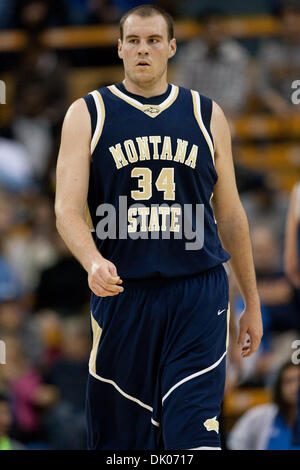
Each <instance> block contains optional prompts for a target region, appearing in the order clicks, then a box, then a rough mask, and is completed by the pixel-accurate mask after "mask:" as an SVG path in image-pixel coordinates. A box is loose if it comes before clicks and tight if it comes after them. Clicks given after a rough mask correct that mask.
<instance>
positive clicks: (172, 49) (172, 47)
mask: <svg viewBox="0 0 300 470" xmlns="http://www.w3.org/2000/svg"><path fill="white" fill-rule="evenodd" d="M176 50H177V44H176V39H175V38H172V39H171V41H170V43H169V56H168V58H169V59H171V57H173V56H174V55H175V54H176Z"/></svg>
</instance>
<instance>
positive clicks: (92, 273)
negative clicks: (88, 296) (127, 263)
mask: <svg viewBox="0 0 300 470" xmlns="http://www.w3.org/2000/svg"><path fill="white" fill-rule="evenodd" d="M122 282H123V281H122V280H121V279H120V276H118V273H117V268H116V266H115V265H114V264H113V263H112V262H111V261H109V260H107V259H105V258H102V257H101V258H100V260H96V261H94V262H93V263H92V265H91V268H90V270H89V273H88V283H89V287H90V289H91V291H92V292H93V293H94V294H95V295H97V296H98V297H108V296H113V295H118V294H119V293H120V292H123V291H124V288H123V287H122V286H120V285H119V284H122Z"/></svg>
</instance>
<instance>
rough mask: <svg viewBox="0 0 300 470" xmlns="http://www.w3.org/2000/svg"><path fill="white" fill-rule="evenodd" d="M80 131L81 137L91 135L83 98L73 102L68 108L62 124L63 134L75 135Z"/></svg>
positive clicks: (87, 112)
mask: <svg viewBox="0 0 300 470" xmlns="http://www.w3.org/2000/svg"><path fill="white" fill-rule="evenodd" d="M79 131H80V134H81V136H82V135H83V134H86V135H87V137H89V136H90V134H91V120H90V115H89V111H88V108H87V105H86V103H85V101H84V99H83V98H79V99H77V100H75V101H74V102H73V103H72V104H71V105H70V106H69V108H68V110H67V112H66V115H65V118H64V122H63V133H66V132H67V133H68V134H74V133H75V134H76V133H77V132H79Z"/></svg>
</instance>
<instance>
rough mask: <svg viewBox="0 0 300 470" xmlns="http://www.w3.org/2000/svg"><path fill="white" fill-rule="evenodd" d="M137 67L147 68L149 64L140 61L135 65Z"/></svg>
mask: <svg viewBox="0 0 300 470" xmlns="http://www.w3.org/2000/svg"><path fill="white" fill-rule="evenodd" d="M136 65H137V66H138V67H149V66H150V64H149V62H147V61H146V60H140V61H139V62H138V63H137V64H136Z"/></svg>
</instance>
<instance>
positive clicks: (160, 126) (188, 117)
mask: <svg viewBox="0 0 300 470" xmlns="http://www.w3.org/2000/svg"><path fill="white" fill-rule="evenodd" d="M83 98H84V100H85V102H86V105H87V108H88V111H89V113H90V117H91V130H92V139H91V167H90V180H89V190H88V201H87V204H88V215H89V219H90V222H91V223H92V226H93V233H94V240H95V243H96V245H97V248H98V249H99V251H100V252H101V254H102V255H103V256H104V257H105V258H106V259H109V260H110V261H111V262H113V263H114V264H115V265H116V268H117V271H118V274H119V276H120V277H121V278H124V279H136V278H157V277H167V278H168V277H180V276H188V275H194V274H198V273H200V272H203V271H206V270H208V269H211V268H213V267H215V266H217V265H219V264H220V263H223V262H226V261H227V260H228V259H229V258H230V256H229V255H228V253H227V252H226V251H225V250H224V249H223V247H222V245H221V242H220V239H219V237H218V231H217V225H216V221H215V219H214V214H213V209H212V206H211V198H212V196H213V189H214V185H215V183H216V181H217V178H218V176H217V173H216V170H215V166H214V145H213V139H212V135H211V131H210V119H211V113H212V101H211V100H210V99H209V98H207V97H205V96H202V95H200V94H199V93H198V92H196V91H193V90H188V89H185V88H182V87H177V86H175V85H170V84H169V85H168V88H167V91H166V93H164V94H163V95H160V96H156V97H152V98H145V97H142V96H139V95H134V94H132V93H129V92H127V90H126V89H125V87H124V85H123V84H118V85H111V86H108V87H104V88H100V89H98V90H94V91H93V92H91V93H89V94H88V95H86V96H84V97H83Z"/></svg>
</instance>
